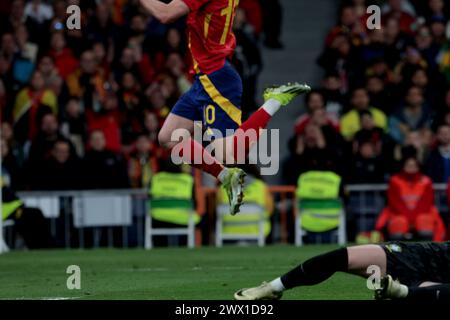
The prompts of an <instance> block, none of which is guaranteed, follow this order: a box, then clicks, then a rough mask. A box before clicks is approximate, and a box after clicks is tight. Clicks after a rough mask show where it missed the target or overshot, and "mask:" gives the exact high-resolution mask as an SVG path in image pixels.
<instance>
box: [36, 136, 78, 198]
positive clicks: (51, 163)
mask: <svg viewBox="0 0 450 320" xmlns="http://www.w3.org/2000/svg"><path fill="white" fill-rule="evenodd" d="M72 152H73V148H72V146H71V144H70V142H69V141H67V140H57V141H56V142H55V143H54V144H53V147H52V149H51V152H50V155H49V158H48V159H47V160H46V161H45V162H43V163H42V165H41V166H40V167H39V168H35V169H36V170H34V171H32V172H31V174H30V176H29V179H30V183H29V186H30V188H31V189H32V190H76V189H79V188H80V186H81V178H80V163H79V160H78V159H77V158H76V156H75V155H74V154H73V153H72Z"/></svg>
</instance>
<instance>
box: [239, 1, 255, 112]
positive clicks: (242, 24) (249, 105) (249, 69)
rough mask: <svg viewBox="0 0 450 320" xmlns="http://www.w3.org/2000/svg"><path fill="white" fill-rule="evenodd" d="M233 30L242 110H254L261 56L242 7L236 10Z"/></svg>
mask: <svg viewBox="0 0 450 320" xmlns="http://www.w3.org/2000/svg"><path fill="white" fill-rule="evenodd" d="M233 32H234V34H235V36H236V41H237V47H236V50H235V52H236V54H235V55H234V56H233V65H234V66H235V67H236V69H237V71H238V73H239V75H240V76H241V78H242V85H243V93H242V106H245V109H244V112H248V111H254V110H256V109H258V105H257V103H256V89H257V79H258V75H259V73H260V72H261V69H262V57H261V52H260V49H259V46H258V42H257V39H256V38H255V35H254V33H253V30H251V28H250V27H249V25H248V23H247V17H246V15H245V12H244V10H242V9H237V11H236V16H235V19H234V25H233Z"/></svg>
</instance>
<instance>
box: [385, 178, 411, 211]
mask: <svg viewBox="0 0 450 320" xmlns="http://www.w3.org/2000/svg"><path fill="white" fill-rule="evenodd" d="M387 196H388V204H389V208H390V209H391V210H392V213H394V214H402V215H407V216H409V213H410V210H409V209H408V207H407V206H406V205H405V203H404V202H403V200H402V198H401V196H400V192H399V189H398V185H397V184H396V183H395V177H394V178H392V179H391V181H390V182H389V189H388V192H387Z"/></svg>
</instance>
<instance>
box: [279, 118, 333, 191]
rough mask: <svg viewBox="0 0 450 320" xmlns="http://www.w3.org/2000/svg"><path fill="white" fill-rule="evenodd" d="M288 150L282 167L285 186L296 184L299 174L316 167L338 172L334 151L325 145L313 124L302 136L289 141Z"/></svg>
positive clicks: (318, 130) (317, 127)
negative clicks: (288, 152) (288, 153)
mask: <svg viewBox="0 0 450 320" xmlns="http://www.w3.org/2000/svg"><path fill="white" fill-rule="evenodd" d="M289 149H290V152H291V154H290V156H289V157H288V159H287V160H286V162H285V163H284V165H283V181H284V183H285V184H288V185H295V184H297V179H298V177H299V176H300V174H301V173H303V172H306V171H308V170H314V168H316V167H317V166H320V167H322V168H327V169H328V170H331V171H340V168H339V167H338V165H337V155H336V153H335V150H334V149H333V148H332V146H330V145H328V144H327V141H326V139H325V135H324V134H323V132H322V130H321V129H320V127H319V126H317V125H316V124H314V123H310V124H309V125H307V126H306V128H305V133H304V134H303V135H301V136H295V137H294V138H292V139H291V140H290V141H289Z"/></svg>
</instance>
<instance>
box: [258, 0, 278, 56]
mask: <svg viewBox="0 0 450 320" xmlns="http://www.w3.org/2000/svg"><path fill="white" fill-rule="evenodd" d="M260 2H261V9H262V14H263V21H264V22H263V29H264V35H265V38H264V45H265V46H266V47H268V48H271V49H282V48H283V44H282V42H281V39H280V37H281V26H282V22H283V8H282V6H281V3H280V1H279V0H260Z"/></svg>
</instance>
